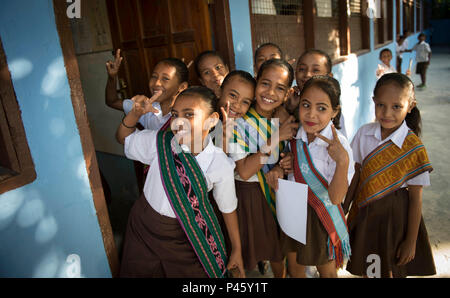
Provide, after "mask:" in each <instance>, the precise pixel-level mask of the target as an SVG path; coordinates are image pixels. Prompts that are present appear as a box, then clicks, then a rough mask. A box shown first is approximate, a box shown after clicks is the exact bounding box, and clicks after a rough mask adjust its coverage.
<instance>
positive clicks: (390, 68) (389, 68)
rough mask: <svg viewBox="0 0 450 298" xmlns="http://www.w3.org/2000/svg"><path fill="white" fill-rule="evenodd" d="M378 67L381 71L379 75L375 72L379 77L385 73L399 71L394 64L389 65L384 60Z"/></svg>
mask: <svg viewBox="0 0 450 298" xmlns="http://www.w3.org/2000/svg"><path fill="white" fill-rule="evenodd" d="M378 69H380V70H381V72H380V74H378V75H377V74H376V73H375V75H376V76H377V79H379V78H381V77H382V76H383V75H385V74H388V73H393V72H397V70H396V69H395V68H394V66H392V65H390V66H388V65H386V64H384V63H383V62H381V63H379V64H378V67H377V70H378Z"/></svg>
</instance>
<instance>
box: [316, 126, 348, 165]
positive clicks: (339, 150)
mask: <svg viewBox="0 0 450 298" xmlns="http://www.w3.org/2000/svg"><path fill="white" fill-rule="evenodd" d="M331 130H332V132H333V140H329V139H327V138H326V137H324V136H323V135H321V134H319V133H315V136H316V137H318V138H319V139H321V140H323V141H324V142H326V143H328V148H327V150H328V154H329V155H330V157H331V158H332V159H333V160H334V161H335V162H336V164H339V165H346V166H348V164H349V157H348V153H347V150H345V148H344V146H342V144H341V142H340V141H339V137H338V134H337V131H336V128H335V127H334V125H331Z"/></svg>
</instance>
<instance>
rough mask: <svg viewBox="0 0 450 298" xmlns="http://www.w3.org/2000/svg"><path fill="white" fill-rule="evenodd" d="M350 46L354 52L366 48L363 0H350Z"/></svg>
mask: <svg viewBox="0 0 450 298" xmlns="http://www.w3.org/2000/svg"><path fill="white" fill-rule="evenodd" d="M363 1H364V0H363ZM349 2H350V3H349V5H350V18H349V27H350V37H351V38H350V46H351V51H352V52H357V51H359V50H362V49H364V46H363V30H362V22H363V17H362V15H363V14H362V5H361V0H350V1H349Z"/></svg>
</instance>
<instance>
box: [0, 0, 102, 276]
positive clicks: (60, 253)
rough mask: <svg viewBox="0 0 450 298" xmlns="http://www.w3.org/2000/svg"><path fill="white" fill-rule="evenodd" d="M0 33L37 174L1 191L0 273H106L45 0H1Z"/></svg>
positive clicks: (51, 16)
mask: <svg viewBox="0 0 450 298" xmlns="http://www.w3.org/2000/svg"><path fill="white" fill-rule="evenodd" d="M0 36H1V39H2V42H3V47H4V49H5V53H6V57H7V61H8V64H9V68H10V71H11V75H12V81H13V85H14V89H15V92H16V96H17V101H18V103H19V106H20V109H21V111H22V119H23V125H24V128H25V132H26V135H27V139H28V144H29V147H30V151H31V155H32V158H33V161H34V164H35V169H36V174H37V179H36V180H35V181H34V182H32V183H31V184H28V185H26V186H24V187H21V188H19V189H15V190H12V191H9V192H6V193H4V194H2V195H0V238H1V241H0V277H65V276H75V275H77V271H80V274H81V276H84V277H110V276H111V273H110V269H109V265H108V260H107V257H106V254H105V250H104V246H103V240H102V235H101V232H100V228H99V224H98V220H97V216H96V211H95V208H94V204H93V197H92V192H91V190H90V186H89V180H88V176H87V171H86V166H85V161H84V156H83V153H82V149H81V143H80V135H79V132H78V129H77V126H76V122H75V117H74V111H73V108H72V102H71V98H70V88H69V84H68V81H67V76H66V70H65V68H64V62H63V57H62V51H61V47H60V44H59V37H58V33H57V31H56V25H55V17H54V11H53V4H52V1H51V0H34V1H28V0H4V1H2V9H1V10H0ZM78 266H79V268H77V267H78ZM78 269H79V270H78Z"/></svg>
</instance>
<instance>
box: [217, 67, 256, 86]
mask: <svg viewBox="0 0 450 298" xmlns="http://www.w3.org/2000/svg"><path fill="white" fill-rule="evenodd" d="M235 76H238V77H240V78H241V79H243V80H245V81H247V82H249V83H250V84H251V85H252V86H253V88H255V87H256V80H255V78H254V77H253V76H252V75H251V74H250V73H248V72H246V71H243V70H233V71H231V72H230V73H228V74H227V76H226V77H225V79H223V82H222V85H221V86H220V88H221V89H222V90H223V89H224V88H225V86H226V85H227V83H228V82H229V81H230V80H231V78H232V77H235Z"/></svg>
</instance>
